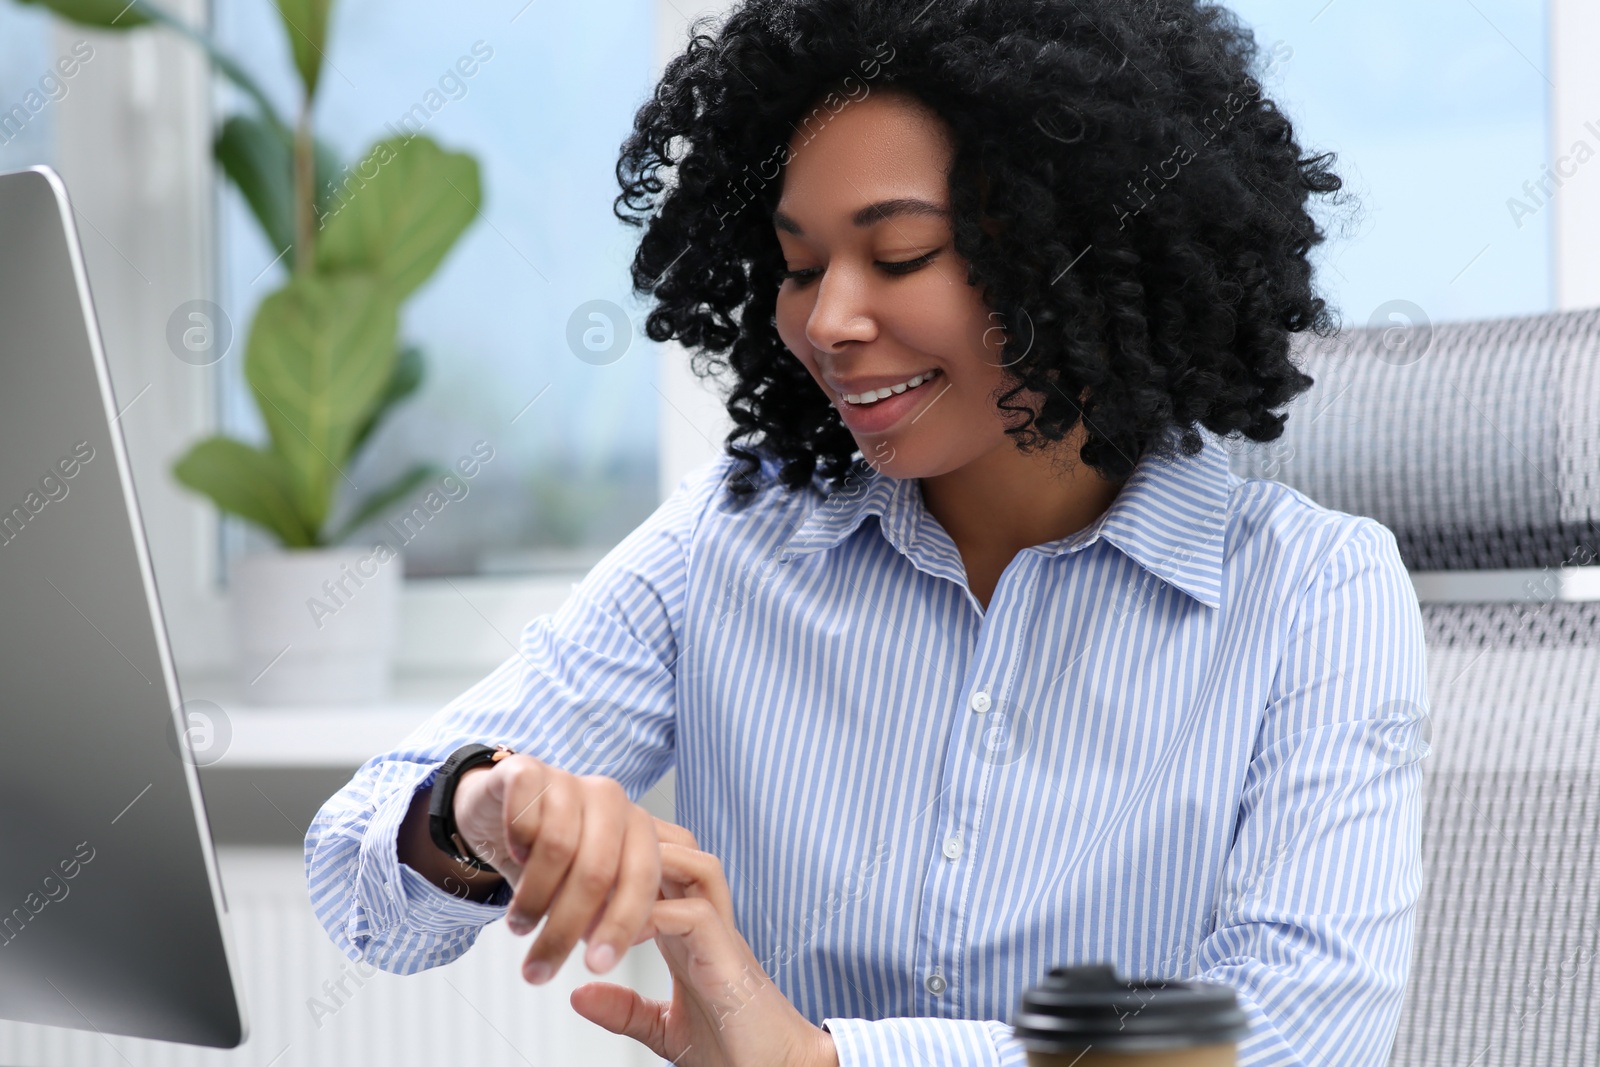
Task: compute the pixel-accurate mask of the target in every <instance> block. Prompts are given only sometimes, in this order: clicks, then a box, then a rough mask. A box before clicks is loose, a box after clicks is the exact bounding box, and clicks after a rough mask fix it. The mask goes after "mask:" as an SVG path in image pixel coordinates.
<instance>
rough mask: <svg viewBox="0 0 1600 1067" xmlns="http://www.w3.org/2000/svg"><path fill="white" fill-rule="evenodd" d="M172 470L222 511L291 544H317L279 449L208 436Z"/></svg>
mask: <svg viewBox="0 0 1600 1067" xmlns="http://www.w3.org/2000/svg"><path fill="white" fill-rule="evenodd" d="M172 473H173V475H174V476H176V477H177V479H178V481H179V482H181V483H183V484H184V485H186V486H188V487H189V488H190V489H193V490H194V491H195V492H197V493H203V494H204V495H206V496H208V497H210V498H211V500H212V502H213V503H215V504H216V505H217V507H219V508H221V509H222V510H223V511H226V512H230V513H231V514H234V515H237V516H239V517H240V518H242V519H246V520H248V521H250V522H253V523H255V524H256V525H257V526H260V527H262V528H263V529H265V530H266V531H267V532H268V533H271V534H272V535H273V536H275V537H276V538H277V539H278V540H279V541H281V542H282V543H283V545H284V546H285V547H287V548H306V547H309V546H311V545H314V544H316V535H315V533H314V532H313V530H312V529H311V528H310V527H309V526H308V524H307V523H306V522H305V521H304V519H303V517H302V516H301V514H300V512H299V511H298V509H297V508H296V506H295V499H294V487H293V484H292V479H291V478H290V474H289V469H288V467H287V466H285V464H284V462H283V458H282V457H281V456H279V455H278V454H277V453H276V452H267V451H263V450H262V449H259V448H252V447H251V446H249V445H247V444H244V443H242V442H240V441H235V440H233V439H232V438H230V437H208V438H206V439H205V440H204V441H201V442H199V443H198V444H196V445H195V446H194V447H193V448H191V449H189V451H188V452H187V453H186V454H185V455H184V456H183V458H182V459H180V460H178V462H177V463H176V464H174V465H173V468H172Z"/></svg>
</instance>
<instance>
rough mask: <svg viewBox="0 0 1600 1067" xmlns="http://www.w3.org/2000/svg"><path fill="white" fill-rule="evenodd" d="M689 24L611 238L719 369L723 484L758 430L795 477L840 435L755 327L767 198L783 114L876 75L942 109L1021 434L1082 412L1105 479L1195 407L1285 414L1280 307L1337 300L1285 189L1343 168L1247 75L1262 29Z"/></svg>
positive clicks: (924, 3) (1286, 370) (1307, 218)
mask: <svg viewBox="0 0 1600 1067" xmlns="http://www.w3.org/2000/svg"><path fill="white" fill-rule="evenodd" d="M711 28H714V27H711ZM707 29H708V27H707V25H706V24H705V23H704V22H699V23H696V25H695V29H694V32H693V33H692V35H691V40H690V42H689V45H688V48H687V49H686V50H685V51H684V52H683V53H682V54H680V55H678V56H677V57H675V58H674V59H673V60H672V61H671V63H670V64H669V65H668V66H667V68H666V71H665V73H664V74H663V76H662V78H661V81H660V83H659V85H658V86H657V87H656V91H655V93H654V96H653V97H652V98H651V99H650V100H648V101H647V102H646V103H645V104H644V105H643V106H642V107H640V109H639V110H638V113H637V114H636V116H635V118H634V123H633V129H632V130H631V132H630V133H629V135H628V137H627V139H626V140H625V141H624V142H623V144H622V150H621V156H620V158H619V160H618V162H617V166H616V174H617V180H618V182H619V183H620V184H621V186H622V193H621V194H620V195H619V196H618V197H617V198H616V202H615V205H614V208H613V210H614V211H615V213H616V215H617V216H618V217H619V218H621V219H623V220H624V221H625V222H628V223H630V224H632V225H634V226H644V225H645V224H646V223H648V226H647V228H646V229H645V231H644V233H643V235H642V237H641V240H640V243H639V246H638V249H637V251H636V253H635V255H634V258H633V263H632V280H633V286H634V290H635V292H636V293H639V294H641V295H645V294H653V295H654V305H655V306H654V307H653V308H652V309H651V311H650V313H649V315H648V318H647V319H646V323H645V332H646V334H647V335H648V336H649V337H650V338H652V339H653V340H656V341H666V340H669V339H677V340H679V341H681V342H682V343H683V344H684V345H686V346H687V347H688V348H690V349H691V351H693V353H694V367H695V371H696V373H698V374H701V375H713V376H717V377H718V378H723V379H725V378H726V377H727V374H726V372H727V371H728V369H730V368H731V370H732V372H733V374H732V379H733V380H732V382H731V388H730V389H729V391H728V395H727V407H728V412H729V414H730V415H731V416H732V419H733V425H734V429H733V432H732V433H731V434H729V436H728V439H727V448H728V451H729V452H730V453H731V454H732V455H734V456H735V457H737V458H738V459H739V461H740V463H738V464H736V469H735V470H734V471H733V473H732V474H731V475H730V478H729V483H728V488H729V490H730V492H732V493H734V494H735V495H736V496H743V497H748V496H749V494H751V493H753V492H755V491H756V489H757V488H758V487H760V486H761V485H763V484H770V482H771V479H770V478H767V479H763V477H762V474H761V472H762V470H763V468H762V464H761V457H762V455H763V454H765V455H766V456H768V457H770V458H771V459H772V460H773V461H775V465H774V467H773V468H772V469H773V470H774V471H775V472H776V474H777V477H778V479H779V480H781V481H782V482H783V483H784V484H785V485H787V486H788V487H790V488H792V489H793V488H800V487H801V486H804V485H807V484H810V483H811V482H812V481H813V480H814V479H818V478H820V479H821V481H822V482H823V483H824V485H826V486H829V487H835V486H837V485H838V484H839V483H840V482H841V481H842V480H843V479H844V478H845V477H846V476H847V475H848V473H849V472H850V470H851V468H852V467H853V466H854V464H855V463H856V462H857V460H856V459H855V456H856V445H855V441H854V439H853V438H852V437H851V435H850V433H849V432H848V430H846V429H845V427H844V425H843V423H842V422H841V421H840V420H839V418H838V415H837V413H836V412H835V410H834V409H833V407H832V405H831V404H830V402H829V400H828V398H827V396H826V395H825V394H824V393H823V391H822V390H821V389H819V388H817V386H816V385H815V383H813V381H812V380H811V378H810V376H809V375H808V373H807V372H806V370H805V368H804V367H803V366H802V364H801V363H800V361H799V360H798V359H795V358H794V357H793V356H792V354H790V353H789V352H788V350H787V349H786V348H785V346H784V344H783V342H782V341H781V340H780V339H779V337H778V332H777V326H776V323H775V320H774V311H775V308H776V304H777V294H778V284H779V277H778V274H779V272H780V271H781V270H782V269H783V268H784V260H783V254H782V251H781V249H780V247H779V244H778V241H777V236H776V233H775V231H774V228H773V224H772V212H773V210H774V208H775V207H776V205H777V199H778V194H779V193H780V191H781V180H782V172H781V164H782V162H783V161H785V160H786V159H787V158H788V148H787V147H786V146H787V145H788V144H789V143H790V142H791V139H792V138H793V139H796V140H798V139H800V138H804V139H807V140H809V139H810V137H812V136H815V132H816V129H817V128H818V127H819V126H820V125H821V124H825V123H826V121H827V119H828V118H829V117H830V116H831V115H832V114H835V113H837V112H838V111H839V110H840V109H842V107H844V106H845V104H846V102H847V101H848V100H851V99H860V98H861V97H862V96H864V95H865V94H866V93H869V92H872V91H877V90H878V89H891V88H892V89H893V90H894V91H904V92H908V93H910V94H912V95H913V96H914V97H915V98H917V99H918V100H920V101H921V102H922V103H924V104H925V105H927V106H929V107H931V108H932V109H933V110H934V111H935V112H937V113H938V114H939V116H940V117H942V118H943V120H944V121H945V122H946V123H947V124H948V126H949V129H950V131H951V133H952V135H953V140H954V150H955V154H954V159H953V164H952V169H951V172H950V178H949V185H950V202H951V207H952V213H953V215H954V226H953V230H954V245H955V250H956V252H957V253H958V254H959V255H961V256H962V257H963V258H964V259H965V260H966V261H967V263H968V270H969V272H968V279H967V280H968V282H969V284H972V285H975V286H978V287H979V288H980V292H981V293H982V295H983V298H984V302H985V304H986V305H987V306H988V307H989V308H990V309H992V310H993V311H995V312H996V313H997V314H998V315H999V316H1000V320H999V321H1000V322H1001V323H1002V324H1003V325H1004V326H1005V329H1006V339H1007V340H1006V348H1005V352H1004V356H1003V362H1004V364H1006V365H1007V375H1008V379H1007V387H1006V388H1005V389H1003V391H1002V393H1001V395H1000V396H999V397H998V398H997V400H998V403H999V407H1000V410H1002V411H1003V412H1006V413H1007V429H1006V432H1007V433H1008V434H1011V435H1012V436H1013V438H1014V440H1015V441H1016V443H1017V445H1018V447H1019V448H1022V449H1024V450H1028V449H1035V448H1040V447H1044V446H1046V445H1047V444H1048V443H1051V442H1057V441H1060V440H1062V439H1063V438H1064V437H1065V436H1066V435H1067V434H1069V433H1071V432H1072V431H1073V430H1074V429H1075V428H1076V427H1077V425H1078V423H1079V421H1080V419H1081V420H1082V422H1083V423H1084V426H1085V431H1084V432H1085V438H1084V441H1083V444H1082V447H1081V449H1080V451H1079V459H1081V461H1082V462H1084V463H1085V464H1087V465H1089V466H1091V467H1093V468H1094V469H1095V470H1096V471H1098V472H1099V473H1100V474H1101V475H1102V476H1103V477H1106V478H1108V479H1111V480H1114V481H1115V480H1121V479H1123V478H1125V477H1126V476H1127V475H1128V474H1129V473H1130V472H1131V471H1132V470H1133V468H1134V466H1135V464H1136V463H1137V461H1138V460H1139V459H1140V457H1142V456H1144V455H1146V454H1147V453H1149V452H1152V451H1157V452H1164V453H1167V454H1170V453H1171V452H1172V450H1173V449H1176V450H1178V451H1181V452H1182V453H1184V454H1186V455H1194V454H1195V453H1197V452H1198V451H1199V450H1200V448H1201V438H1200V435H1199V434H1198V433H1197V432H1196V431H1195V428H1194V427H1195V424H1197V423H1198V424H1200V425H1202V426H1204V427H1206V428H1207V429H1208V430H1211V431H1212V432H1214V433H1216V434H1218V435H1220V436H1223V437H1229V436H1232V435H1243V436H1244V437H1247V438H1249V439H1251V440H1253V441H1258V442H1263V441H1271V440H1275V439H1276V438H1278V437H1279V436H1280V435H1281V434H1282V432H1283V424H1284V421H1285V420H1286V418H1287V416H1286V415H1284V414H1280V413H1275V412H1274V409H1275V408H1281V407H1283V406H1284V405H1286V404H1287V403H1288V402H1289V401H1290V400H1292V399H1293V398H1294V397H1295V396H1297V395H1299V394H1300V393H1301V392H1303V391H1304V390H1306V389H1307V388H1309V387H1310V386H1311V384H1312V379H1311V378H1310V377H1308V376H1307V375H1306V374H1304V373H1302V371H1301V370H1300V369H1299V367H1298V366H1297V365H1296V364H1295V362H1294V361H1293V360H1292V358H1291V351H1290V340H1291V334H1294V333H1297V332H1300V331H1306V330H1311V331H1313V332H1315V333H1316V334H1318V335H1320V336H1327V335H1329V334H1330V333H1332V332H1334V329H1335V327H1336V324H1335V323H1334V321H1333V316H1331V315H1330V314H1329V312H1328V310H1327V305H1326V302H1325V301H1324V300H1322V299H1321V298H1320V297H1319V296H1318V295H1317V293H1316V291H1315V288H1314V286H1313V280H1312V273H1313V272H1312V266H1311V263H1310V260H1309V253H1310V251H1311V249H1312V248H1313V247H1315V246H1316V245H1318V244H1320V243H1321V242H1322V240H1323V239H1324V233H1323V231H1322V229H1321V228H1320V227H1319V226H1318V224H1317V222H1316V221H1315V220H1314V219H1313V218H1312V216H1311V214H1310V213H1309V211H1308V204H1309V201H1310V199H1311V196H1312V194H1331V193H1335V192H1337V191H1338V190H1339V189H1340V188H1341V185H1342V183H1341V181H1340V179H1339V177H1338V176H1337V174H1336V173H1334V171H1333V169H1332V163H1333V157H1332V155H1330V154H1322V155H1312V156H1307V155H1304V154H1302V150H1301V148H1300V146H1299V144H1298V143H1297V142H1296V140H1295V136H1294V130H1293V127H1292V125H1291V123H1290V121H1289V119H1288V118H1287V117H1285V115H1284V114H1283V113H1282V112H1281V111H1280V110H1279V108H1278V107H1277V106H1276V105H1275V104H1274V103H1273V102H1272V101H1271V100H1270V99H1268V98H1267V97H1266V96H1265V95H1264V93H1263V91H1262V87H1261V84H1260V82H1259V81H1258V80H1257V77H1256V76H1257V74H1259V73H1260V66H1261V55H1260V50H1259V49H1258V46H1257V44H1256V42H1255V38H1254V36H1253V35H1252V33H1251V32H1250V31H1249V29H1248V28H1246V27H1245V26H1243V25H1242V24H1241V23H1240V21H1239V20H1238V18H1237V17H1236V16H1235V15H1234V14H1233V13H1232V12H1230V11H1228V10H1227V9H1226V8H1224V7H1221V6H1219V5H1217V4H1214V3H1206V2H1203V0H745V2H744V3H742V4H741V5H740V6H738V7H737V8H736V9H734V10H733V11H732V12H731V13H729V14H728V15H727V16H726V20H725V21H724V22H723V23H722V25H721V27H720V32H717V33H715V34H714V35H713V34H712V33H709V32H706V31H707ZM663 168H668V170H669V173H668V174H667V175H666V176H664V175H663V173H662V171H663ZM669 178H670V179H671V180H670V181H669V180H668V179H669ZM1085 390H1087V393H1085ZM1024 393H1026V394H1027V396H1028V397H1032V398H1038V397H1041V396H1042V398H1043V399H1042V402H1040V401H1038V400H1037V399H1035V401H1034V403H1032V404H1029V403H1023V402H1019V398H1021V397H1022V396H1023V394H1024ZM1080 398H1083V400H1084V402H1083V403H1082V404H1081V405H1080V403H1079V399H1080Z"/></svg>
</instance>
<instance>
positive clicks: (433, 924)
mask: <svg viewBox="0 0 1600 1067" xmlns="http://www.w3.org/2000/svg"><path fill="white" fill-rule="evenodd" d="M726 463H727V461H726V459H722V460H718V461H716V462H713V463H711V464H708V465H706V466H705V467H702V468H701V469H700V470H698V471H696V472H695V473H693V474H691V475H690V476H689V477H688V478H686V479H685V480H684V482H683V483H682V484H681V485H680V486H679V487H678V489H677V490H676V491H675V492H674V493H673V494H672V495H671V496H670V497H669V498H668V499H667V500H666V501H665V502H664V503H663V504H662V505H661V506H660V508H658V509H657V510H656V512H655V513H654V514H653V515H652V516H651V517H650V518H649V519H648V520H646V521H645V522H644V523H643V524H642V525H641V526H640V527H639V528H638V529H636V530H635V531H633V533H631V534H630V535H629V536H628V537H627V538H626V539H624V540H623V541H622V542H621V543H620V544H619V545H618V546H617V547H616V548H615V549H613V550H612V551H611V552H610V553H609V554H607V556H606V557H605V558H604V559H603V560H602V561H601V562H600V563H598V564H596V566H595V568H594V569H593V570H592V571H591V572H590V573H589V575H588V576H587V577H586V578H585V579H584V581H583V582H582V583H581V584H580V585H579V586H578V587H577V588H576V589H575V590H574V592H573V594H572V596H571V597H569V598H568V599H567V601H566V603H565V604H563V605H562V607H561V609H560V610H559V611H557V612H555V613H554V614H553V615H549V616H541V617H539V618H536V619H534V620H533V621H532V622H531V623H529V624H528V625H527V627H526V628H525V629H524V630H523V632H522V634H521V637H520V640H519V641H518V642H517V645H516V652H515V654H514V655H512V656H511V657H510V658H508V659H507V660H506V661H505V662H504V663H502V664H501V665H500V666H499V667H498V668H497V669H496V670H495V671H494V672H493V673H491V674H490V675H489V676H488V677H486V678H484V679H483V680H482V681H481V682H479V683H478V684H477V685H475V686H473V687H472V688H471V689H469V690H468V691H467V692H466V693H464V694H462V695H461V696H460V697H458V698H457V699H456V700H454V701H452V702H451V703H450V704H449V705H447V706H446V707H444V708H443V709H441V710H440V711H439V712H437V713H436V714H435V715H433V716H432V717H431V718H429V719H428V721H427V722H425V723H424V724H422V725H421V726H420V727H418V728H417V729H416V730H415V731H413V732H412V733H411V735H410V736H408V737H407V738H405V739H404V740H403V741H402V742H401V743H400V744H399V745H398V746H396V747H395V748H394V749H392V750H390V751H388V752H385V753H383V754H381V755H378V756H374V757H373V758H372V759H370V760H368V761H367V762H366V763H365V764H363V765H362V766H361V767H360V769H358V770H357V772H356V774H355V776H354V777H353V778H352V779H351V781H350V782H349V783H348V784H347V785H346V786H345V787H344V788H343V789H341V790H340V791H339V792H338V793H337V794H335V795H334V796H333V797H332V798H330V799H329V800H328V801H327V803H325V804H324V805H323V806H322V809H321V810H320V811H319V812H318V813H317V816H316V818H315V819H314V820H313V821H312V823H311V826H310V829H309V830H308V831H307V833H306V840H305V861H306V879H307V886H308V889H309V891H310V896H311V904H312V908H313V910H314V911H315V912H316V915H317V918H318V920H319V921H320V922H321V923H322V925H323V927H324V929H326V930H327V932H328V936H329V937H330V938H332V939H333V942H334V944H336V945H337V946H338V947H339V948H340V949H341V950H342V951H343V952H344V953H345V955H346V956H348V957H349V958H351V959H353V960H355V959H361V960H366V961H367V962H369V963H371V964H373V965H375V966H377V967H379V968H381V969H383V970H385V971H391V972H394V973H399V974H410V973H414V972H416V971H420V970H424V969H427V968H430V967H436V966H438V965H440V964H443V963H448V962H450V961H451V960H453V959H455V958H456V957H457V956H459V955H461V953H463V952H465V951H466V950H467V949H468V948H470V947H471V946H472V944H473V942H474V941H476V940H477V937H478V934H479V932H480V931H481V930H482V929H483V927H484V926H485V925H487V924H488V923H490V922H493V921H494V920H496V919H498V918H500V917H501V916H502V915H504V914H505V911H506V906H507V905H508V903H509V896H510V894H509V889H508V888H507V887H502V888H501V890H500V892H499V893H498V895H497V896H495V897H494V898H491V899H490V900H488V901H486V902H483V903H474V902H471V901H467V900H462V899H459V898H457V897H455V896H453V895H452V894H450V893H448V892H446V891H445V890H443V889H440V888H439V887H437V886H435V885H433V884H432V883H431V882H429V881H428V880H427V879H425V878H423V877H422V876H421V875H420V874H418V873H417V872H416V871H414V870H412V869H411V868H409V867H407V866H405V865H403V864H401V863H400V862H399V859H398V857H397V855H396V838H397V834H398V830H399V827H400V824H401V822H402V821H403V820H404V819H405V816H406V813H407V811H408V810H409V808H410V805H411V800H412V797H413V796H414V794H415V793H416V792H417V791H418V790H419V789H425V788H429V787H431V786H432V784H433V779H434V776H435V774H436V773H437V770H438V768H439V766H440V765H441V764H442V763H443V762H444V760H445V758H446V757H447V756H448V755H449V754H450V753H451V752H452V751H454V750H455V749H456V748H459V747H460V746H461V745H464V744H467V743H469V742H478V743H483V744H497V743H502V742H503V743H505V744H508V745H510V746H511V747H513V748H515V749H516V750H517V751H519V752H525V753H528V754H530V755H533V756H536V757H538V758H539V759H542V760H544V761H545V762H547V763H550V764H551V765H553V766H557V767H560V768H562V769H564V770H567V771H570V772H572V773H574V774H599V775H605V776H607V777H611V778H615V779H616V780H618V781H619V782H620V783H622V785H623V786H624V788H625V789H626V790H627V793H628V796H629V797H630V798H632V799H633V800H635V801H637V800H638V799H639V798H640V797H642V796H643V795H644V793H645V792H646V791H647V790H649V789H650V788H651V787H652V786H653V785H654V784H655V783H656V781H657V780H658V779H659V778H660V777H661V775H662V774H664V773H666V771H667V770H668V769H670V767H671V766H672V762H673V753H674V712H675V683H674V677H675V674H674V672H675V668H676V660H677V652H678V648H677V634H678V633H679V632H680V622H681V618H680V616H681V611H682V603H683V593H684V589H685V584H686V580H687V568H688V565H689V556H690V552H691V546H692V543H693V538H694V534H695V531H696V528H697V526H698V523H699V521H700V518H701V517H702V516H703V514H704V512H705V509H706V508H707V507H708V506H709V505H710V502H711V501H712V500H713V499H714V496H715V494H716V492H717V491H718V487H719V486H720V485H721V484H722V481H723V478H724V473H725V467H726Z"/></svg>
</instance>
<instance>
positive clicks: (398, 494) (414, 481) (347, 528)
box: [328, 463, 445, 545]
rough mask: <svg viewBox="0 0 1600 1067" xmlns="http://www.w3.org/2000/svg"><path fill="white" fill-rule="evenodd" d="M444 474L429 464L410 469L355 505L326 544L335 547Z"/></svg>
mask: <svg viewBox="0 0 1600 1067" xmlns="http://www.w3.org/2000/svg"><path fill="white" fill-rule="evenodd" d="M444 473H445V472H444V471H443V470H441V469H440V468H438V467H435V466H434V465H433V464H431V463H419V464H417V465H416V466H414V467H412V468H411V469H410V470H408V471H406V472H405V473H404V474H402V475H400V477H398V478H396V479H395V480H394V481H392V482H390V483H389V484H388V485H386V486H384V487H383V488H382V489H379V490H378V491H377V492H375V493H373V494H372V495H371V496H369V497H367V498H366V499H365V500H363V501H362V502H361V503H360V504H359V505H357V507H356V509H355V511H354V512H352V513H351V515H350V517H349V518H348V519H346V520H345V521H344V522H343V523H342V524H341V525H340V526H339V530H338V532H337V533H335V534H333V535H331V536H330V537H329V538H328V543H329V544H330V545H336V544H338V543H339V542H340V541H343V540H344V539H345V538H346V537H349V536H350V535H351V534H352V533H354V532H355V531H356V530H359V529H360V528H361V527H362V526H363V525H364V524H365V523H367V522H370V521H371V520H373V519H375V518H377V517H378V516H379V515H381V514H383V512H385V511H387V510H388V509H389V508H391V507H393V506H394V505H395V503H396V502H397V501H399V500H400V499H402V498H403V497H405V496H407V495H409V494H410V493H411V491H412V490H413V489H415V488H417V486H419V485H421V484H422V483H423V482H426V481H428V480H430V479H432V478H438V477H442V476H443V475H444Z"/></svg>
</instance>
